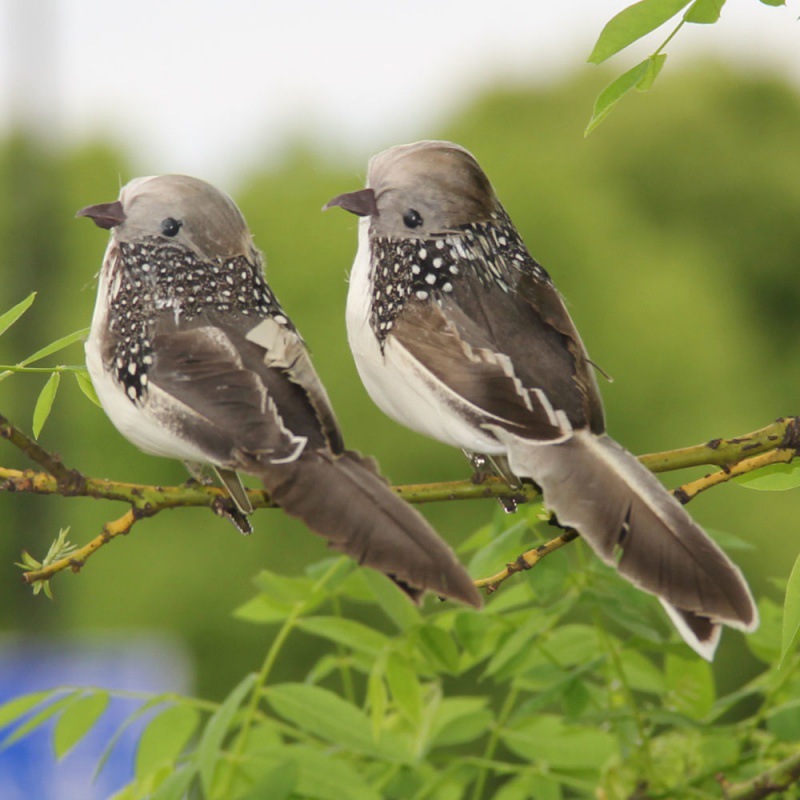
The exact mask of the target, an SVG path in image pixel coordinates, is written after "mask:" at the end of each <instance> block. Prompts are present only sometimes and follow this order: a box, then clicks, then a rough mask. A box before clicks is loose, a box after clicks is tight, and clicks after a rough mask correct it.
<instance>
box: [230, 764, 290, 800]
mask: <svg viewBox="0 0 800 800" xmlns="http://www.w3.org/2000/svg"><path fill="white" fill-rule="evenodd" d="M299 775H300V770H299V769H298V766H297V762H296V761H294V760H292V759H286V760H285V761H280V762H279V763H277V764H275V765H274V766H272V767H270V768H268V769H267V770H266V771H265V772H263V773H261V775H260V777H259V778H258V780H257V781H256V782H255V783H254V784H253V786H251V787H250V789H249V790H248V791H247V792H245V794H243V795H239V796H238V797H237V798H236V800H265V798H269V800H286V798H287V797H289V796H290V795H291V794H292V792H293V791H294V790H295V788H296V786H297V781H298V778H299Z"/></svg>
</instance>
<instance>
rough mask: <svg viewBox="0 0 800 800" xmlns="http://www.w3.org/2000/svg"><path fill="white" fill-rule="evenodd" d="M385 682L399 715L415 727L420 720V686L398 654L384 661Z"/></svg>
mask: <svg viewBox="0 0 800 800" xmlns="http://www.w3.org/2000/svg"><path fill="white" fill-rule="evenodd" d="M386 682H387V683H388V684H389V691H390V692H391V694H392V699H393V700H394V702H395V705H396V706H397V708H398V710H399V711H400V713H401V714H403V715H404V716H405V717H407V718H408V719H409V720H410V721H411V722H412V723H414V724H415V725H416V724H417V723H419V721H420V720H421V719H422V686H420V682H419V678H418V677H417V673H416V672H415V671H414V670H413V669H412V667H411V665H410V664H409V663H408V661H407V660H406V659H405V658H403V657H402V656H401V655H399V654H398V653H390V654H389V657H388V658H387V660H386Z"/></svg>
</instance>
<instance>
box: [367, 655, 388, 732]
mask: <svg viewBox="0 0 800 800" xmlns="http://www.w3.org/2000/svg"><path fill="white" fill-rule="evenodd" d="M382 666H383V665H382V664H381V661H380V659H379V660H378V661H376V662H375V665H374V666H373V668H372V670H371V671H370V673H369V677H368V678H367V705H368V706H369V718H370V722H371V723H372V738H373V739H375V741H376V742H377V741H378V739H379V738H380V735H381V730H382V729H383V721H384V718H385V716H386V708H387V707H388V705H389V697H388V696H387V693H386V684H385V683H384V682H383V669H382Z"/></svg>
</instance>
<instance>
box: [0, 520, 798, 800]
mask: <svg viewBox="0 0 800 800" xmlns="http://www.w3.org/2000/svg"><path fill="white" fill-rule="evenodd" d="M539 512H540V509H539V508H536V507H534V508H531V509H529V510H522V511H521V512H519V513H522V514H523V515H524V526H525V527H526V528H527V529H528V531H529V533H530V531H531V529H534V530H538V533H539V535H543V534H546V533H547V531H546V530H544V527H545V526H543V525H542V523H541V522H540V521H539ZM519 527H520V523H519V521H518V520H514V521H512V522H511V524H510V526H509V518H508V517H506V516H505V515H502V514H500V513H499V512H498V514H497V516H496V517H495V518H494V520H493V522H492V523H491V525H489V526H486V529H484V530H482V531H480V532H479V535H478V536H476V537H473V539H472V541H471V542H470V543H468V544H467V545H466V546H465V548H464V551H465V552H462V555H470V554H471V565H474V564H476V563H480V561H481V560H482V559H483V558H484V557H485V554H484V552H483V550H482V549H481V548H480V547H479V546H478V544H477V543H478V542H479V541H480V540H481V539H484V540H485V539H489V540H491V544H490V545H486V546H488V547H493V546H494V542H496V541H498V540H502V539H503V538H504V537H505V538H506V539H508V537H507V536H506V534H507V533H508V531H509V530H515V529H518V528H519ZM581 548H582V546H581ZM581 548H577V547H576V548H574V550H573V552H572V553H571V555H570V557H567V556H565V555H563V554H559V557H552V558H550V559H548V560H546V561H544V562H542V563H541V564H540V565H539V566H537V568H536V569H535V570H534V571H533V572H531V573H530V574H529V575H527V576H525V577H519V578H518V580H516V581H515V582H514V583H513V584H512V585H510V586H508V587H504V588H503V589H502V590H501V591H500V592H498V593H497V594H496V595H494V596H493V597H492V598H491V599H489V601H488V603H487V606H486V609H485V610H484V611H483V612H476V611H474V610H472V609H464V608H460V607H453V606H452V605H445V604H443V603H439V602H437V601H431V602H429V603H428V604H427V605H426V607H425V608H424V609H421V610H417V609H415V608H414V607H413V606H411V605H410V604H409V603H408V601H407V599H406V598H405V597H403V596H402V594H401V593H400V592H399V590H398V589H396V587H395V586H394V585H393V584H391V583H390V582H389V581H388V580H386V579H385V578H383V576H381V575H379V574H377V573H372V572H369V571H365V570H363V569H359V568H358V567H356V566H355V565H354V564H352V562H350V561H349V560H346V559H343V558H334V559H326V560H324V561H322V562H319V563H316V564H313V565H311V566H310V567H309V568H308V569H307V570H306V574H305V575H304V576H300V577H297V578H291V579H288V578H286V577H285V576H282V575H279V574H277V573H273V572H270V571H266V570H265V571H263V572H261V573H260V574H259V576H258V577H257V578H256V580H255V583H256V586H257V588H258V591H257V594H255V595H254V597H253V598H251V599H250V600H249V601H248V602H246V603H245V604H244V605H242V606H241V607H240V608H239V609H238V610H237V612H236V615H237V617H238V618H239V619H245V620H248V621H249V622H251V623H253V624H255V625H258V626H268V627H269V628H270V629H271V631H272V645H271V647H270V649H269V652H268V653H267V655H266V658H265V661H264V665H263V666H262V668H261V670H260V672H259V673H258V674H255V673H252V674H249V675H247V676H246V677H245V678H244V679H243V680H242V681H241V682H240V683H239V684H238V685H237V686H236V687H235V688H234V689H233V690H232V691H231V693H230V694H229V695H228V697H227V698H225V699H224V700H223V701H222V702H220V703H219V704H213V703H209V702H207V701H203V700H199V699H194V698H190V697H170V698H168V699H167V698H163V697H154V698H152V700H151V701H150V702H149V703H147V704H146V705H145V708H146V709H150V710H152V709H153V708H155V710H156V713H155V715H153V716H151V718H150V721H149V723H148V725H147V727H146V728H145V731H144V733H143V735H142V737H141V740H140V743H139V749H138V754H137V757H136V768H135V770H136V772H135V779H134V781H133V782H132V783H131V784H130V785H129V786H127V787H126V788H125V789H123V790H122V791H121V792H119V793H118V794H117V795H116V800H135V799H137V798H159V800H166V799H167V798H174V800H179V798H182V797H184V796H185V794H186V792H187V791H189V789H190V787H195V790H194V791H198V792H199V795H198V796H201V797H204V798H209V800H211V799H212V798H226V799H227V798H234V799H237V798H239V799H241V800H244V799H245V798H256V797H260V796H269V797H270V798H273V797H285V798H290V797H291V798H314V800H339V798H342V797H348V798H363V799H364V800H377V799H378V798H410V797H414V798H426V797H429V798H432V797H436V798H439V797H444V798H447V797H453V798H461V797H474V798H476V800H477V798H480V797H488V796H491V797H498V798H501V799H504V800H514V799H515V798H520V800H522V798H528V797H537V798H540V797H546V798H556V799H557V798H568V797H586V798H590V797H596V796H597V795H596V792H597V791H598V787H599V790H600V791H602V792H603V793H604V794H603V796H604V797H607V798H609V800H613V799H614V798H620V799H622V798H629V797H631V796H633V793H634V792H635V791H636V790H637V787H638V789H639V790H640V791H643V790H644V788H645V787H646V791H647V796H648V797H652V798H658V797H664V798H666V797H698V798H702V797H708V798H712V797H713V798H717V797H719V787H718V784H717V781H716V779H715V775H717V774H722V775H724V776H725V779H726V780H727V781H730V782H736V781H740V780H744V779H746V778H748V777H750V776H752V775H753V774H754V773H757V772H762V771H764V770H765V769H767V768H769V767H770V766H773V765H775V764H778V763H779V762H780V761H781V760H782V759H786V758H787V757H789V756H791V755H792V754H793V753H795V752H796V741H797V739H798V737H800V704H798V702H797V699H796V698H797V696H798V693H799V692H800V671H798V669H797V668H798V666H800V654H798V652H797V647H796V641H795V639H796V632H797V625H798V618H797V609H798V600H797V597H798V586H800V580H798V578H797V576H798V575H800V568H798V567H796V568H795V571H794V573H793V577H792V579H791V580H790V582H789V589H788V591H787V600H786V607H785V611H784V617H783V623H781V609H780V607H779V606H778V605H777V604H775V603H773V602H772V601H771V600H768V599H764V600H762V602H761V611H762V615H763V617H764V625H763V628H762V630H761V631H759V632H758V633H757V634H755V635H754V636H752V637H750V638H749V639H748V642H752V647H751V652H752V655H753V656H754V658H755V659H757V660H758V661H759V662H762V664H761V666H760V667H758V666H756V664H755V663H752V664H751V667H750V669H749V671H750V672H751V673H753V674H751V677H749V678H747V677H746V676H745V675H744V674H740V677H739V682H738V684H737V685H736V686H735V687H732V688H729V689H727V690H726V691H725V692H719V691H718V690H717V688H716V686H715V680H714V677H713V674H712V671H711V667H710V665H709V664H707V663H706V662H704V661H702V660H700V659H698V658H697V657H695V656H694V655H693V654H691V653H690V652H689V651H688V650H687V648H686V647H685V646H684V645H682V644H680V643H679V642H677V637H676V635H675V634H674V633H672V632H671V630H670V629H669V626H668V625H667V624H666V622H665V619H664V618H663V616H662V615H661V613H660V611H659V610H658V608H657V606H656V604H655V603H654V602H653V600H652V598H649V597H647V596H645V595H643V594H641V593H639V592H637V591H636V590H634V589H632V588H631V587H629V586H627V585H626V584H623V583H622V582H621V581H619V579H618V578H617V577H616V576H615V575H614V574H613V573H612V572H611V571H610V570H608V569H607V568H605V567H603V566H602V565H600V564H599V563H598V562H597V560H596V559H592V558H586V555H587V553H585V552H583V550H582V549H581ZM570 560H571V561H572V562H573V563H572V564H570V563H568V562H569V561H570ZM398 609H403V610H402V611H401V612H399V613H398ZM787 631H788V633H787ZM726 635H727V636H732V634H730V633H728V634H726ZM298 636H299V637H311V638H313V639H316V640H318V641H319V642H320V643H321V644H322V651H321V655H320V657H319V659H318V660H317V661H316V662H315V663H314V664H313V665H312V666H311V668H310V669H309V670H308V671H307V673H306V675H305V677H304V678H302V677H301V676H297V679H296V680H293V681H288V682H285V681H278V682H273V681H272V680H270V677H271V670H272V667H273V666H274V665H275V663H276V661H277V660H279V659H281V658H283V657H285V653H284V647H285V644H286V642H287V640H288V639H289V638H290V637H298ZM782 636H783V645H782V642H781V639H782ZM787 637H788V638H787ZM787 641H789V644H788V645H787ZM782 650H783V653H784V656H783V660H782V664H781V665H780V666H779V665H778V661H779V659H778V658H777V656H778V655H779V654H780V652H781V651H782ZM723 658H724V655H723ZM770 664H771V666H770ZM107 702H108V692H106V691H104V690H71V691H66V692H65V691H64V690H56V691H54V692H46V693H37V694H36V695H32V696H30V697H22V698H16V699H15V700H13V701H11V702H10V703H8V704H6V705H5V706H2V707H0V722H2V724H3V725H5V726H14V725H16V727H12V729H11V732H10V733H9V734H8V736H7V737H6V740H5V741H6V744H7V743H9V742H11V741H14V740H15V739H17V738H19V737H20V736H24V735H27V734H29V733H31V732H32V731H34V730H35V729H36V728H37V727H38V726H40V725H41V724H43V723H44V722H45V721H46V720H48V719H50V718H52V717H56V718H57V720H58V722H57V725H56V726H55V733H54V745H55V748H56V753H57V754H58V755H59V756H61V755H63V754H64V753H65V752H67V751H68V750H69V749H70V748H71V747H73V746H74V745H75V744H76V743H77V742H78V741H80V739H81V738H82V736H83V735H85V733H86V732H87V731H88V730H89V729H90V728H91V727H92V725H94V724H95V723H96V721H97V720H98V718H99V717H100V715H102V713H103V711H104V709H105V707H106V705H107ZM141 713H142V712H141V711H137V712H136V714H135V715H134V716H139V715H140V714H141ZM126 724H127V723H126ZM112 746H113V743H112ZM543 787H544V788H543ZM192 796H194V795H192ZM730 796H731V797H735V796H736V795H735V794H732V795H730Z"/></svg>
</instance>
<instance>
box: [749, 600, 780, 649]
mask: <svg viewBox="0 0 800 800" xmlns="http://www.w3.org/2000/svg"><path fill="white" fill-rule="evenodd" d="M758 618H759V620H760V622H759V626H758V628H757V629H756V630H754V631H753V632H752V633H750V634H748V635H747V636H745V637H744V640H745V643H746V644H747V647H748V649H749V650H750V652H751V653H752V654H753V655H754V656H755V657H756V658H757V659H759V661H763V662H764V663H766V664H773V663H775V662H776V661H780V658H781V651H782V649H783V648H782V644H783V624H784V619H785V613H784V611H783V610H782V609H781V607H780V606H779V605H778V604H777V603H775V602H774V601H772V600H770V599H769V598H768V597H762V598H761V599H760V600H759V601H758Z"/></svg>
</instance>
